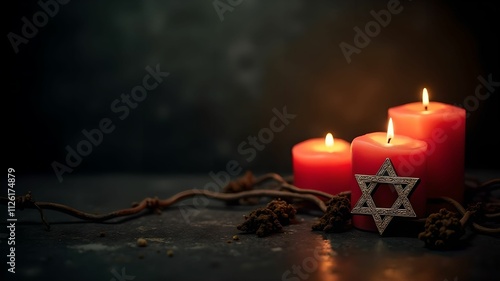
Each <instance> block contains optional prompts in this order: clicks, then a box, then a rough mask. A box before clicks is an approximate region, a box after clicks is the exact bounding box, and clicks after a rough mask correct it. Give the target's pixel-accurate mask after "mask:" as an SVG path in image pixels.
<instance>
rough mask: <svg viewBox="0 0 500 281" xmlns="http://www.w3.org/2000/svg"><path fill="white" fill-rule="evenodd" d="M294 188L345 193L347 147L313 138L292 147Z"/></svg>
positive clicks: (348, 167)
mask: <svg viewBox="0 0 500 281" xmlns="http://www.w3.org/2000/svg"><path fill="white" fill-rule="evenodd" d="M292 158H293V176H294V185H295V186H297V187H300V188H306V189H315V190H320V191H324V192H327V193H330V194H337V193H339V192H341V191H346V190H349V181H350V176H351V153H350V144H349V143H348V142H347V141H345V140H342V139H335V140H334V139H333V136H332V134H330V133H329V134H328V135H327V136H326V138H325V139H322V138H314V139H309V140H306V141H303V142H301V143H298V144H296V145H295V146H294V147H293V148H292Z"/></svg>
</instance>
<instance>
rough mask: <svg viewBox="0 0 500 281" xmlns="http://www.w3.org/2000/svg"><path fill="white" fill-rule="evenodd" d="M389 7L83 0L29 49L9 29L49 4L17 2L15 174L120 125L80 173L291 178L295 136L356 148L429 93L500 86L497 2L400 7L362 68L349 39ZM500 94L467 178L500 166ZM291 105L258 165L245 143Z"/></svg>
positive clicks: (482, 116) (484, 115)
mask: <svg viewBox="0 0 500 281" xmlns="http://www.w3.org/2000/svg"><path fill="white" fill-rule="evenodd" d="M221 2H222V3H227V2H226V1H224V0H221ZM236 2H237V1H236ZM387 2H388V1H305V0H281V1H264V0H262V1H250V0H247V1H243V2H242V3H241V4H240V5H237V6H235V7H234V10H232V11H231V12H225V13H224V15H223V16H224V19H223V21H221V20H220V18H219V16H218V14H217V12H216V10H215V9H214V6H213V1H201V0H196V1H153V0H146V1H71V2H69V3H68V4H66V5H61V6H60V10H59V12H58V13H57V14H56V15H55V16H54V17H51V18H50V19H49V21H48V24H47V25H45V26H44V27H42V28H39V30H38V33H37V34H36V36H34V37H33V38H32V39H29V42H28V43H27V44H21V45H20V46H19V53H18V54H15V53H14V51H13V48H12V46H11V45H10V43H9V40H8V38H7V34H8V33H9V32H14V33H16V34H18V35H20V34H21V27H22V25H23V22H22V21H21V18H22V17H23V16H26V17H27V18H29V19H31V18H32V16H33V14H34V13H35V12H37V11H39V10H41V8H40V6H39V5H38V4H37V3H36V1H9V4H4V5H8V6H10V7H8V6H7V7H5V8H3V13H2V14H3V15H2V16H3V18H4V19H6V20H5V22H4V24H3V28H4V29H5V30H4V41H3V42H4V44H3V46H4V48H3V53H4V58H5V59H4V62H6V64H5V65H4V76H3V77H4V79H5V81H4V83H5V84H4V90H3V96H4V102H3V105H4V108H5V113H4V114H5V117H4V127H3V128H4V133H3V139H4V148H3V150H4V153H5V154H4V155H6V157H4V159H6V165H7V166H9V167H14V168H16V170H17V172H18V173H22V174H48V175H51V174H52V175H54V172H53V169H52V167H51V163H53V161H58V162H60V163H65V160H64V158H65V156H66V150H65V146H67V145H69V146H71V147H73V148H75V147H76V145H77V143H78V142H79V141H81V140H83V139H85V138H84V137H83V135H82V133H81V131H82V130H83V129H87V130H90V129H94V128H97V127H98V123H99V120H101V119H102V118H105V117H109V118H111V119H112V120H113V122H114V124H115V125H116V129H115V130H114V131H113V132H112V133H110V134H108V135H105V136H104V139H103V142H102V143H101V144H100V145H99V146H98V147H94V149H93V151H92V153H91V154H90V155H89V156H87V157H84V158H83V160H82V163H81V164H80V165H79V166H78V167H76V168H75V169H74V171H73V172H72V173H71V174H65V175H64V177H65V178H67V177H73V176H75V175H84V174H87V173H99V174H100V173H154V174H174V173H176V174H191V173H208V172H209V171H219V170H224V169H225V165H226V163H227V162H228V161H229V160H233V159H234V160H236V161H238V163H240V165H241V166H242V167H243V168H244V169H252V170H254V171H256V172H270V171H275V172H290V171H291V152H290V150H291V148H292V146H293V145H294V144H295V143H298V142H300V141H302V140H305V139H308V138H312V137H322V136H324V134H326V132H328V131H332V132H333V133H334V136H335V137H339V138H343V139H346V140H348V141H351V140H352V139H353V138H355V137H356V136H358V135H361V134H365V133H368V132H373V131H384V130H385V128H386V122H387V109H388V108H389V107H391V106H396V105H399V104H402V103H407V102H413V101H418V100H420V94H421V90H422V88H423V87H427V88H428V89H429V92H430V95H431V100H435V101H441V102H446V103H451V104H462V103H463V101H464V100H468V99H470V98H471V96H473V95H474V90H475V88H476V86H477V85H478V84H479V81H478V79H477V77H478V76H479V75H481V76H483V77H485V78H487V77H488V75H492V77H493V80H494V81H500V73H499V55H498V53H499V52H498V50H500V45H499V28H498V26H497V25H496V23H497V18H498V16H499V12H500V10H499V4H498V1H474V2H473V1H470V2H465V3H464V2H461V1H417V0H414V1H401V5H402V6H403V11H402V12H401V13H400V14H397V15H393V16H392V19H391V22H390V24H389V25H388V26H387V27H385V28H382V29H381V32H380V34H379V35H378V36H375V37H374V38H372V40H371V42H370V44H369V45H368V46H367V47H366V48H363V49H362V51H361V53H360V54H354V55H352V57H351V58H352V62H351V63H350V64H348V63H347V62H346V59H345V58H344V56H343V54H342V52H341V50H340V48H339V44H340V43H341V42H342V41H345V42H347V43H349V44H353V37H354V30H353V28H354V27H355V26H359V27H361V28H364V26H365V24H366V23H367V22H369V21H371V20H373V18H372V16H371V15H370V11H371V10H375V11H379V10H381V9H386V7H387ZM157 64H160V66H161V67H160V68H161V70H162V71H167V72H169V73H170V76H169V77H167V78H165V80H164V81H163V83H161V84H160V86H159V87H158V88H157V89H155V90H153V91H151V92H149V94H148V97H147V98H146V99H145V100H144V101H143V102H141V103H140V104H139V106H138V107H137V108H136V109H133V110H131V112H130V115H129V116H128V117H127V118H126V119H125V120H123V121H121V120H119V119H118V118H117V114H115V113H113V112H112V111H111V110H110V104H111V103H112V102H113V100H115V99H117V98H119V97H120V94H122V93H130V90H131V89H132V88H133V87H134V86H136V85H139V84H141V83H142V78H143V77H144V75H145V74H146V71H145V70H144V68H145V67H146V66H147V65H150V66H152V67H154V66H155V65H157ZM483 91H484V89H483ZM499 91H500V90H498V87H496V91H495V92H493V93H492V94H491V95H490V97H489V98H488V99H486V100H484V101H480V102H479V104H478V107H477V110H474V111H471V112H470V117H469V118H468V119H467V135H466V151H465V153H466V154H465V155H466V168H467V169H498V168H500V164H499V162H500V161H498V156H499V141H498V138H497V137H495V134H497V131H498V128H499V127H498V121H499V120H500V118H499V117H500V116H499V110H500V102H499V101H500V99H499V97H498V96H499ZM283 106H287V109H288V112H290V113H293V114H297V117H296V118H295V119H294V120H292V121H291V123H290V125H288V126H287V127H286V128H285V129H284V130H283V131H282V132H280V133H277V134H276V135H275V136H274V139H273V141H272V142H270V143H269V144H268V145H266V147H265V149H264V150H262V151H259V152H258V153H257V156H256V158H255V159H254V160H253V161H250V162H248V161H247V160H246V157H245V156H244V155H241V154H240V153H238V149H237V148H238V145H239V144H240V143H241V142H243V141H245V140H246V139H247V138H248V137H249V136H251V135H256V134H257V133H258V132H259V130H260V129H261V128H264V127H268V124H269V120H270V119H271V117H272V116H273V113H272V109H273V108H277V109H280V110H281V109H282V108H283ZM54 178H55V175H54Z"/></svg>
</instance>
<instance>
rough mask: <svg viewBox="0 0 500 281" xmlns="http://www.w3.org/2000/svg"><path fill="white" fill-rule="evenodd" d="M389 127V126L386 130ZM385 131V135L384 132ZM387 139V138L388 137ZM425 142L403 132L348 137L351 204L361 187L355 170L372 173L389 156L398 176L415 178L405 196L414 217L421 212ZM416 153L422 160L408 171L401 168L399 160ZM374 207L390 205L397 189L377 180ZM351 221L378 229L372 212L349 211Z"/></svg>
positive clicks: (411, 156)
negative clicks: (351, 217) (409, 192)
mask: <svg viewBox="0 0 500 281" xmlns="http://www.w3.org/2000/svg"><path fill="white" fill-rule="evenodd" d="M389 127H390V126H389ZM389 131H390V130H389ZM388 135H389V136H388ZM389 139H390V141H388V140H389ZM426 150H427V143H425V142H424V141H420V140H416V139H413V138H410V137H407V136H401V135H393V136H392V134H391V132H388V133H384V132H376V133H369V134H366V135H362V136H359V137H357V138H355V139H354V140H353V141H352V144H351V157H352V174H351V180H350V182H351V207H354V206H355V205H356V203H357V202H358V200H359V198H360V197H361V194H362V192H361V189H360V187H359V185H358V183H357V181H356V179H355V177H354V175H355V174H360V175H375V174H376V173H377V172H378V170H379V168H380V166H381V165H382V164H383V162H384V161H385V159H386V158H389V159H390V160H391V162H392V164H393V166H394V170H395V172H396V174H397V175H398V176H401V177H414V178H419V179H420V180H419V182H418V184H417V186H415V187H414V188H413V191H412V193H411V194H410V196H409V197H408V198H409V199H410V203H411V205H412V207H413V210H414V211H415V213H416V215H417V217H423V216H424V215H425V203H426V182H427V180H428V178H427V171H426V165H425V163H426V155H425V152H426ZM413 157H418V158H419V159H422V161H423V164H422V165H420V166H418V167H415V169H413V170H412V171H407V170H405V169H401V163H404V162H406V161H409V160H408V159H410V158H413ZM372 197H373V200H374V202H375V205H376V206H377V207H378V208H390V207H391V206H392V204H393V203H394V201H395V200H396V199H397V197H398V196H397V192H396V191H395V190H394V189H393V188H391V186H390V185H388V184H378V186H377V189H376V190H375V191H374V192H373V194H372ZM352 222H353V225H354V227H356V228H359V229H362V230H368V231H378V230H377V227H376V225H375V222H374V220H373V217H372V216H369V215H353V220H352Z"/></svg>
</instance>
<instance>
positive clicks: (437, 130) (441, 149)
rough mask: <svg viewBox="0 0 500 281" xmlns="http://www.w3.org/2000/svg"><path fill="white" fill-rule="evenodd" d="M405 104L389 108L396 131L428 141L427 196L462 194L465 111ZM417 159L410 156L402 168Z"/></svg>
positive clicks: (446, 106)
mask: <svg viewBox="0 0 500 281" xmlns="http://www.w3.org/2000/svg"><path fill="white" fill-rule="evenodd" d="M422 99H423V102H422V103H420V102H414V103H408V104H405V105H401V106H397V107H392V108H390V109H389V117H391V118H392V120H393V122H394V130H395V133H396V134H401V135H405V136H409V137H412V138H415V139H420V140H424V141H426V142H427V144H428V151H427V153H426V154H427V156H428V163H427V167H428V182H427V192H428V197H431V198H434V197H440V196H447V197H451V198H453V199H455V200H457V201H458V202H462V201H463V196H464V153H465V110H464V109H463V108H459V107H456V106H453V105H449V104H444V103H440V102H430V103H429V102H428V99H429V98H428V93H427V90H426V89H424V91H423V97H422ZM419 165H420V161H419V160H418V159H410V161H409V162H408V163H405V169H406V170H413V169H416V168H418V166H419Z"/></svg>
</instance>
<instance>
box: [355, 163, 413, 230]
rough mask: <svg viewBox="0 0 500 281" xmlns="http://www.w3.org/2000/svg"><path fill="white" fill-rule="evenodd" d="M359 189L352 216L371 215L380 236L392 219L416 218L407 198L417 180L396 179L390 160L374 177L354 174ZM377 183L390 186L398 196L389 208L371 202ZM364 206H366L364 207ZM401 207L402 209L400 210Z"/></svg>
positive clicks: (407, 178)
mask: <svg viewBox="0 0 500 281" xmlns="http://www.w3.org/2000/svg"><path fill="white" fill-rule="evenodd" d="M354 176H355V177H356V181H357V182H358V185H359V188H360V189H361V192H362V194H361V197H360V198H359V200H358V202H357V203H356V205H355V206H354V208H353V209H352V210H351V213H352V214H359V215H372V217H373V220H374V221H375V224H376V225H377V229H378V232H379V233H380V235H382V234H383V233H384V230H385V229H386V227H387V226H388V225H389V223H390V222H391V220H392V218H393V217H416V216H417V215H416V214H415V211H413V207H412V206H411V203H410V200H409V199H408V196H409V194H410V192H411V191H412V189H413V188H414V187H415V185H416V184H417V182H418V181H419V178H410V177H398V175H397V174H396V171H395V170H394V166H393V165H392V162H391V159H389V158H386V159H385V161H384V163H383V164H382V166H380V169H379V170H378V172H377V174H376V175H359V174H355V175H354ZM379 183H385V184H391V185H392V186H393V187H394V189H395V190H396V192H397V194H398V198H397V199H396V201H394V204H392V207H391V208H378V207H377V206H376V205H375V202H374V201H373V197H372V193H373V191H374V190H375V188H376V187H377V185H378V184H379ZM365 204H366V205H365ZM401 206H403V208H401Z"/></svg>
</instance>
